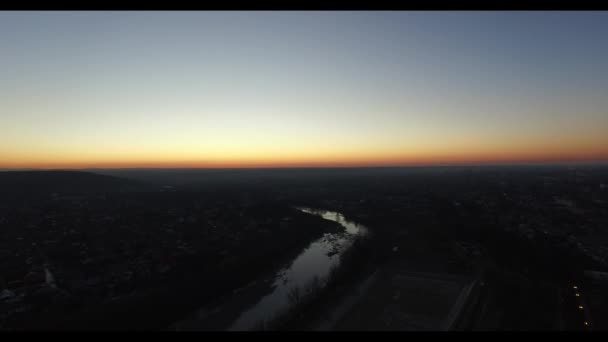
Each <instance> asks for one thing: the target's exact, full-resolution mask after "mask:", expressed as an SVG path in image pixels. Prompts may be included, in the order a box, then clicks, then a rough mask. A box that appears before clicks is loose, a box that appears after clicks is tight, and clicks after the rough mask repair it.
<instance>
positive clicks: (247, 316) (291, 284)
mask: <svg viewBox="0 0 608 342" xmlns="http://www.w3.org/2000/svg"><path fill="white" fill-rule="evenodd" d="M296 209H298V210H301V211H302V212H305V213H308V214H311V215H318V216H321V217H322V218H324V219H326V220H331V221H335V222H337V223H339V224H340V225H342V227H344V231H343V232H339V233H326V234H324V235H323V236H322V237H321V238H319V239H317V240H315V241H314V242H312V243H311V244H310V245H309V246H308V247H307V248H306V249H305V250H304V251H303V252H302V253H301V254H300V255H299V256H298V257H296V259H294V260H293V262H292V263H291V264H290V265H289V266H288V267H286V268H284V269H282V270H281V271H279V272H278V273H277V276H276V277H275V281H274V284H273V291H272V293H270V294H269V295H266V296H264V297H263V298H261V299H260V301H258V302H257V303H256V304H255V305H253V306H252V307H251V308H249V309H248V310H246V311H244V312H242V313H241V314H240V315H239V317H238V318H237V319H236V320H235V321H234V323H233V324H232V325H231V326H230V328H229V329H228V330H250V329H253V328H255V327H256V325H258V324H259V323H260V322H261V321H262V320H270V319H272V318H274V317H276V316H278V315H280V314H281V313H283V312H285V311H286V310H287V309H288V308H289V306H290V305H291V303H292V300H293V297H292V299H290V293H291V294H292V295H293V289H295V288H299V289H304V288H306V287H307V286H309V285H310V284H311V283H313V282H314V281H319V284H320V285H321V286H323V285H324V284H325V279H326V278H327V276H328V275H329V272H330V271H331V269H332V268H333V267H337V266H338V265H339V262H340V255H341V254H342V253H343V252H344V251H345V250H346V249H347V248H348V247H349V246H350V244H351V243H352V242H353V241H354V237H355V236H357V235H360V234H366V233H367V229H366V228H365V227H364V226H362V225H360V224H357V223H355V222H351V221H348V220H346V219H345V218H344V216H343V215H342V214H340V213H338V212H333V211H326V210H318V209H311V208H296Z"/></svg>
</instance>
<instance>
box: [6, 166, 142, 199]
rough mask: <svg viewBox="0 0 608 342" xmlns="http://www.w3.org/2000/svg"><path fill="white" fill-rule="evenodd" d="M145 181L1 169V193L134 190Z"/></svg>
mask: <svg viewBox="0 0 608 342" xmlns="http://www.w3.org/2000/svg"><path fill="white" fill-rule="evenodd" d="M141 186H142V185H141V184H140V183H139V182H137V181H133V180H130V179H126V178H121V177H115V176H108V175H100V174H95V173H91V172H82V171H2V172H0V193H2V194H15V193H22V194H37V193H46V194H50V193H59V194H68V193H89V192H113V191H122V190H125V191H127V190H134V189H138V188H140V187H141Z"/></svg>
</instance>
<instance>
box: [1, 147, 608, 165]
mask: <svg viewBox="0 0 608 342" xmlns="http://www.w3.org/2000/svg"><path fill="white" fill-rule="evenodd" d="M568 152H569V153H564V152H557V151H554V152H544V153H543V151H534V150H530V151H527V152H523V151H518V153H517V152H511V153H507V152H503V153H501V152H500V151H495V152H494V151H488V152H480V153H460V154H447V153H442V154H440V153H428V154H424V153H420V154H414V153H410V154H407V153H403V154H394V153H393V154H390V153H378V154H377V155H373V154H371V153H367V154H363V153H362V154H360V155H355V154H353V155H343V156H340V155H334V154H327V155H325V156H318V157H316V158H315V157H314V156H304V157H297V156H296V157H291V158H286V157H283V158H281V157H270V156H268V157H267V158H246V157H245V158H238V157H233V158H217V157H216V158H209V159H204V158H200V159H197V158H163V159H161V158H158V159H153V158H125V157H123V158H98V159H96V158H77V157H74V158H66V159H60V158H55V159H53V160H49V159H50V158H46V159H42V158H41V159H42V160H27V159H20V160H19V159H18V160H13V161H11V160H10V159H4V161H2V162H0V167H1V168H33V169H63V168H65V169H80V168H266V167H268V168H282V167H285V168H289V167H373V166H425V165H429V166H432V165H463V164H503V163H504V164H508V163H554V162H587V161H588V162H597V161H608V150H607V149H604V150H601V149H597V150H587V151H583V152H579V153H575V151H568Z"/></svg>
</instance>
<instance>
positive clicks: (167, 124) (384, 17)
mask: <svg viewBox="0 0 608 342" xmlns="http://www.w3.org/2000/svg"><path fill="white" fill-rule="evenodd" d="M570 160H582V161H585V160H589V161H591V160H594V161H596V160H603V161H606V160H608V12H572V13H568V12H511V13H509V12H495V13H492V12H21V13H20V12H2V13H0V168H13V167H14V168H26V167H27V168H29V167H32V168H84V167H256V166H264V167H266V166H366V165H420V164H424V165H427V164H450V163H493V162H521V161H570Z"/></svg>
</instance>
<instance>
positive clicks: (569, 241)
mask: <svg viewBox="0 0 608 342" xmlns="http://www.w3.org/2000/svg"><path fill="white" fill-rule="evenodd" d="M0 185H1V186H2V187H3V189H4V191H2V192H1V194H0V291H1V292H0V328H2V329H5V330H13V329H17V330H21V329H25V330H30V329H154V330H157V329H170V328H171V327H172V326H173V325H174V324H175V322H178V321H180V320H182V319H184V318H185V317H188V316H189V315H191V314H192V312H195V311H196V310H199V309H200V308H202V307H205V305H207V304H208V303H211V302H216V303H217V302H218V298H221V300H220V303H221V302H222V301H223V300H224V298H226V300H228V299H229V298H231V296H232V294H233V293H235V292H237V291H235V290H238V289H239V288H242V287H243V286H246V285H247V284H250V283H251V282H252V281H255V280H256V279H259V278H260V277H261V276H262V275H267V274H271V273H273V272H274V270H276V269H277V268H279V267H280V266H281V265H282V264H284V263H285V262H286V260H290V259H291V258H293V256H294V255H297V254H298V253H299V252H300V251H301V250H302V249H303V248H305V247H306V246H307V245H308V244H309V243H310V242H311V241H313V240H315V239H318V238H319V237H320V236H322V235H323V234H324V233H327V232H332V231H336V230H339V229H340V227H339V225H337V224H336V223H335V222H333V221H329V220H324V219H322V218H321V217H318V216H314V215H308V214H306V213H303V212H301V211H299V210H296V209H295V208H294V207H295V206H307V207H312V208H320V209H325V210H331V211H335V212H339V213H341V214H343V215H344V216H345V217H347V218H348V219H349V220H352V221H356V222H359V223H361V224H364V225H365V226H366V227H367V228H368V229H369V230H370V236H369V237H367V238H365V239H363V240H361V241H358V242H357V243H355V245H353V247H352V248H351V249H350V250H349V251H348V253H345V254H344V255H342V256H341V260H342V261H341V264H340V267H339V268H337V269H336V270H334V271H333V272H332V274H331V276H330V278H329V279H328V280H327V281H328V282H327V284H326V285H325V286H317V287H316V288H315V289H314V291H313V290H311V291H309V292H310V295H307V296H303V297H302V296H298V297H297V298H296V299H297V300H294V305H293V309H292V310H291V311H290V312H288V313H286V314H285V315H284V316H283V317H279V318H277V319H275V320H274V321H272V322H267V323H266V324H265V325H261V326H260V327H259V328H260V329H262V328H264V329H279V330H280V329H287V330H289V329H296V330H304V329H306V330H308V329H317V330H328V329H330V330H454V329H455V330H495V329H502V330H504V329H507V330H533V329H540V330H586V329H607V328H608V322H607V321H606V317H608V315H606V314H605V312H606V310H607V309H606V308H608V291H607V290H606V289H607V288H608V285H607V284H608V280H607V277H606V273H604V272H607V271H608V264H607V262H608V259H607V257H608V247H607V246H608V244H607V242H608V228H607V227H608V210H607V205H608V167H606V166H590V165H587V166H583V165H578V166H544V167H532V166H519V167H507V166H500V167H498V166H497V167H435V168H367V169H286V170H278V169H259V170H89V171H87V172H75V171H74V172H50V171H46V172H28V171H22V172H0ZM251 300H252V301H255V300H256V299H255V298H252V299H251ZM260 319H261V320H263V319H264V318H263V317H261V318H260ZM328 322H329V323H328ZM207 323H208V322H207ZM201 326H202V325H201ZM206 326H207V328H208V324H206ZM211 328H213V327H211ZM218 329H219V328H218Z"/></svg>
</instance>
